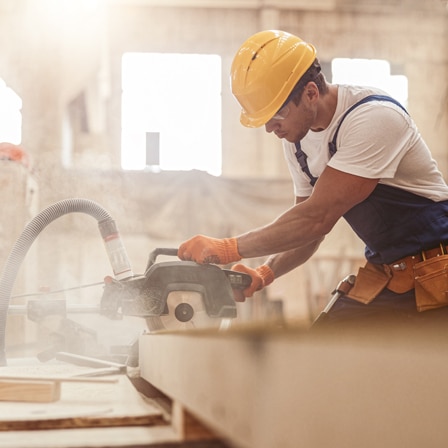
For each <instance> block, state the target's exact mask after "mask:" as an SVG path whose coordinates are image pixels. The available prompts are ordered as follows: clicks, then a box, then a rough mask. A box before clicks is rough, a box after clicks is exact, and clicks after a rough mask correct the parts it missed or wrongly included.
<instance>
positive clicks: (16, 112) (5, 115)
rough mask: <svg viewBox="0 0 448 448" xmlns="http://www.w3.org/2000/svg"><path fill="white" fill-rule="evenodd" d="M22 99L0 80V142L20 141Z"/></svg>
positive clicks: (16, 143)
mask: <svg viewBox="0 0 448 448" xmlns="http://www.w3.org/2000/svg"><path fill="white" fill-rule="evenodd" d="M21 109H22V99H21V98H20V97H19V95H17V93H16V92H14V90H12V89H11V88H10V87H8V86H7V85H6V83H5V81H3V79H1V78H0V121H1V123H2V126H1V127H0V142H8V143H13V144H15V145H18V144H20V143H21V141H22V113H21Z"/></svg>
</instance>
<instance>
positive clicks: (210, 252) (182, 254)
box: [177, 235, 241, 264]
mask: <svg viewBox="0 0 448 448" xmlns="http://www.w3.org/2000/svg"><path fill="white" fill-rule="evenodd" d="M177 256H178V257H179V258H180V259H181V260H190V261H195V262H196V263H200V264H208V263H213V264H227V263H231V262H233V261H239V260H241V255H240V254H239V253H238V244H237V241H236V238H224V239H221V240H220V239H217V238H210V237H208V236H204V235H196V236H194V237H193V238H190V239H189V240H188V241H185V242H183V243H182V244H181V245H180V246H179V249H178V251H177Z"/></svg>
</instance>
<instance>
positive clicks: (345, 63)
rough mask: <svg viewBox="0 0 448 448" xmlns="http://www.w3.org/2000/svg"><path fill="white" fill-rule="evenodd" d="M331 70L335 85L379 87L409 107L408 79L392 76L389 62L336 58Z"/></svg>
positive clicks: (402, 76)
mask: <svg viewBox="0 0 448 448" xmlns="http://www.w3.org/2000/svg"><path fill="white" fill-rule="evenodd" d="M331 70H332V76H333V78H332V82H333V83H335V84H353V85H363V86H370V87H378V88H380V89H382V90H384V91H385V92H387V93H388V94H389V95H390V96H392V97H393V98H395V99H396V100H398V101H399V102H400V103H401V104H402V105H403V106H405V107H406V106H407V102H408V79H407V77H406V76H404V75H391V73H390V64H389V62H388V61H385V60H381V59H348V58H335V59H333V60H332V62H331Z"/></svg>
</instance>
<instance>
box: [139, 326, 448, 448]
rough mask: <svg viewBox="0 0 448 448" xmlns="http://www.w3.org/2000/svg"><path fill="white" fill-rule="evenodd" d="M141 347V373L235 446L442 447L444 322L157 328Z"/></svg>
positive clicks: (446, 433) (447, 372) (445, 437)
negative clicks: (314, 329) (417, 326)
mask: <svg viewBox="0 0 448 448" xmlns="http://www.w3.org/2000/svg"><path fill="white" fill-rule="evenodd" d="M139 347H140V348H139V349H140V364H141V374H142V377H143V378H145V379H146V380H147V381H149V382H150V383H152V384H153V385H154V387H156V388H158V389H160V390H161V391H162V392H163V393H165V394H166V395H168V396H169V397H171V398H172V399H173V400H177V401H179V402H180V403H181V404H182V405H183V406H184V407H185V408H186V409H187V410H188V411H189V412H191V413H192V414H193V415H195V416H196V417H197V418H198V419H199V420H200V421H202V422H203V423H204V424H205V425H207V426H208V427H210V428H212V429H213V430H214V431H216V433H217V434H220V435H221V436H222V437H223V438H224V439H229V440H231V442H232V446H235V447H237V448H251V447H257V448H272V447H277V446H278V447H282V448H296V447H297V446H312V447H318V446H332V447H333V448H358V447H360V446H362V447H363V448H376V447H378V446H381V447H382V448H396V447H397V446H406V447H407V448H421V447H422V446H428V443H429V444H430V445H431V446H437V447H439V446H440V447H441V446H448V426H447V425H446V423H445V420H446V418H445V416H446V410H447V409H448V404H447V398H446V397H448V383H447V381H446V378H447V377H448V363H447V362H446V359H445V356H444V354H445V353H446V352H447V349H448V338H447V337H446V328H440V327H439V328H437V327H434V328H431V326H428V327H427V328H423V329H421V331H420V330H419V331H410V329H409V328H406V327H402V326H399V325H395V328H393V326H392V327H388V325H387V324H384V325H383V324H381V325H380V326H378V327H376V328H366V329H365V331H364V330H361V329H349V328H348V329H347V330H344V328H343V327H341V328H338V329H337V330H335V331H328V332H325V331H322V332H321V333H319V332H318V333H309V332H306V331H304V330H303V329H285V330H278V331H277V330H275V331H274V330H273V331H270V330H262V329H250V330H248V331H233V330H229V331H227V332H218V331H217V332H212V331H208V332H203V331H190V332H188V333H187V332H184V333H169V332H165V333H162V332H161V333H158V334H145V335H142V336H141V338H140V342H139ZM154 359H157V363H155V362H153V360H154Z"/></svg>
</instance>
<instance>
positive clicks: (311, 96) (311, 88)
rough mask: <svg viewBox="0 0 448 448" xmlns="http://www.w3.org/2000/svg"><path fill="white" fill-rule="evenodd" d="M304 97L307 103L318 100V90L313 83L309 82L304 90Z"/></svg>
mask: <svg viewBox="0 0 448 448" xmlns="http://www.w3.org/2000/svg"><path fill="white" fill-rule="evenodd" d="M303 93H304V95H306V97H307V99H308V101H316V100H317V99H318V98H319V89H318V88H317V85H316V83H315V82H313V81H310V82H309V83H308V84H307V85H306V86H305V90H304V92H303Z"/></svg>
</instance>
